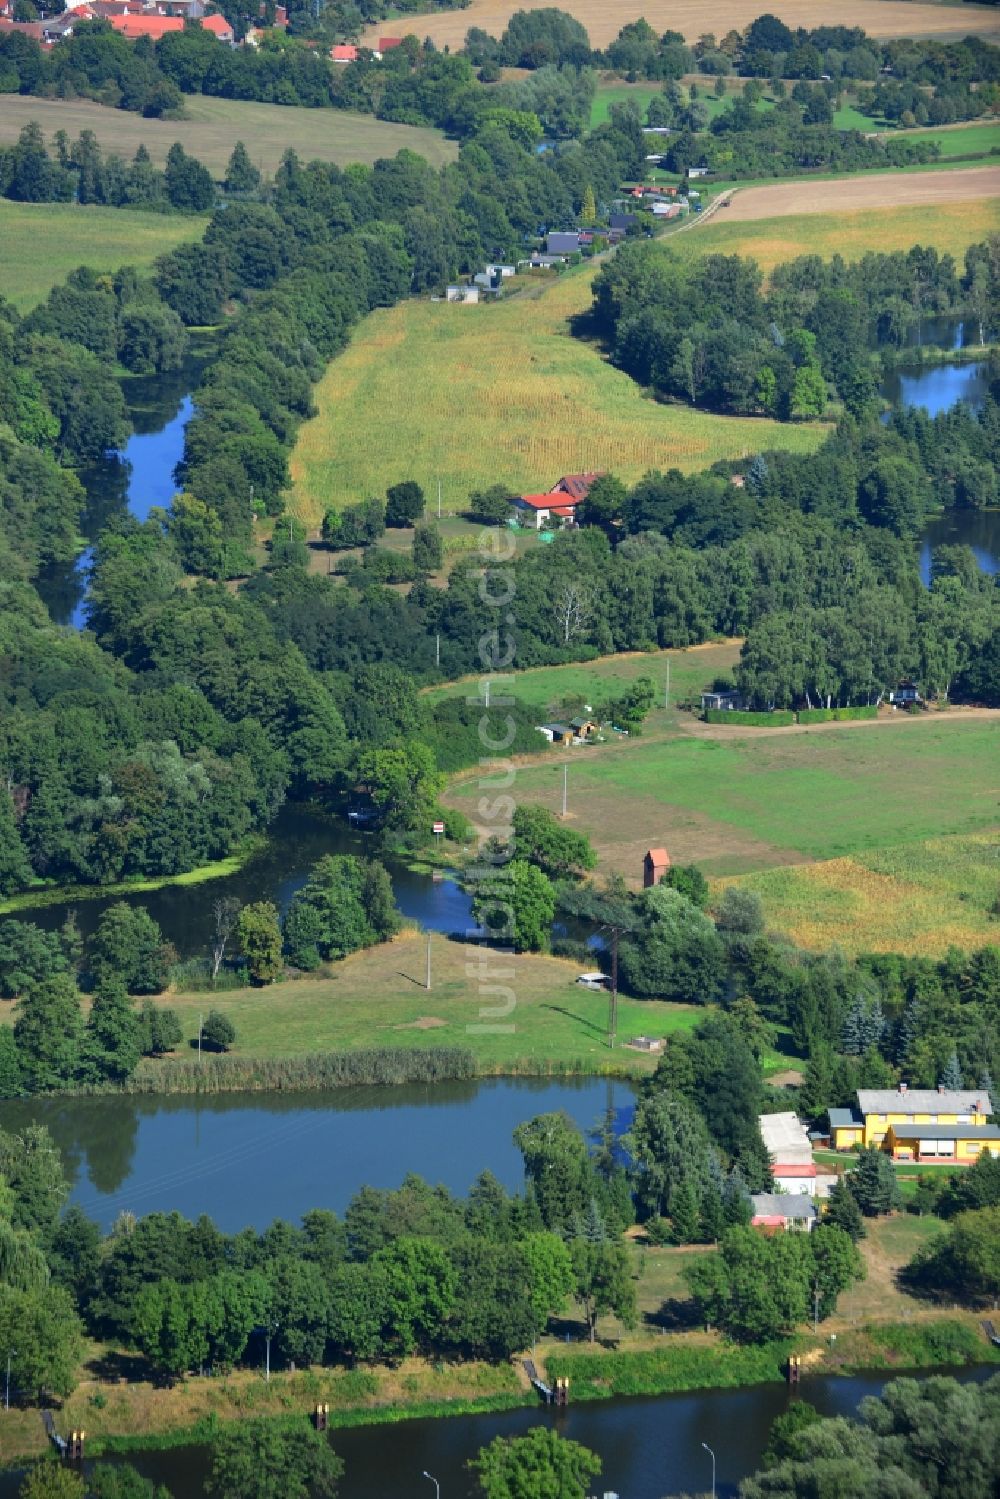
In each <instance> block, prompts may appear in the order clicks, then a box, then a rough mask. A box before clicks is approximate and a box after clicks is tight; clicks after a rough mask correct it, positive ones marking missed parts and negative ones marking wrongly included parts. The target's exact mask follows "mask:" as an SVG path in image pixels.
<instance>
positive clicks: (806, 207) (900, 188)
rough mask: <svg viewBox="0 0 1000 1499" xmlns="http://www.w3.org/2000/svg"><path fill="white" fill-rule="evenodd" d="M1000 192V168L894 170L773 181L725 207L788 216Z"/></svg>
mask: <svg viewBox="0 0 1000 1499" xmlns="http://www.w3.org/2000/svg"><path fill="white" fill-rule="evenodd" d="M998 195H1000V166H996V167H970V168H969V169H968V171H965V170H962V171H955V170H951V171H943V172H913V173H905V172H892V173H888V172H887V173H882V172H879V173H876V174H875V175H874V176H871V177H868V176H860V177H859V176H855V177H839V178H832V179H829V180H825V181H822V182H820V181H817V182H810V181H808V180H807V181H799V182H775V183H769V184H768V185H767V186H766V187H747V188H743V189H741V191H739V192H737V193H736V195H735V196H734V198H733V201H732V203H731V204H730V206H729V207H728V208H727V209H724V210H723V213H724V217H725V220H726V222H727V223H734V222H735V223H746V222H747V221H748V220H751V219H780V218H784V217H785V215H786V214H802V213H834V212H836V211H837V210H838V209H849V210H850V211H851V212H852V213H857V212H860V211H862V210H864V209H866V208H867V209H879V210H881V209H884V208H885V207H886V203H887V200H888V202H889V204H890V205H891V207H892V208H894V209H896V208H906V207H909V206H912V205H927V206H934V205H936V204H939V203H962V202H975V201H977V200H982V199H983V198H995V197H997V196H998Z"/></svg>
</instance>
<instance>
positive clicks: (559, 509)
mask: <svg viewBox="0 0 1000 1499" xmlns="http://www.w3.org/2000/svg"><path fill="white" fill-rule="evenodd" d="M575 509H576V506H575V505H554V506H553V507H552V514H553V515H561V516H563V517H564V518H565V517H566V516H567V515H572V514H573V511H574V510H575Z"/></svg>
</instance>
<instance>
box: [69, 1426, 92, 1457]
mask: <svg viewBox="0 0 1000 1499" xmlns="http://www.w3.org/2000/svg"><path fill="white" fill-rule="evenodd" d="M86 1435H87V1433H86V1432H85V1431H73V1432H70V1437H69V1441H68V1442H67V1443H66V1461H67V1462H70V1463H82V1462H83V1441H84V1438H85V1437H86Z"/></svg>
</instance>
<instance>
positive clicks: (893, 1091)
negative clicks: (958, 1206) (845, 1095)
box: [829, 1083, 1000, 1160]
mask: <svg viewBox="0 0 1000 1499" xmlns="http://www.w3.org/2000/svg"><path fill="white" fill-rule="evenodd" d="M992 1112H993V1105H992V1102H991V1100H990V1096H989V1094H988V1093H986V1092H984V1090H983V1089H982V1088H962V1089H950V1088H908V1087H907V1085H906V1083H900V1085H899V1087H898V1088H862V1089H860V1090H859V1092H858V1106H857V1108H856V1109H830V1111H829V1116H830V1143H831V1144H832V1145H833V1148H834V1149H835V1150H851V1149H853V1148H854V1146H856V1145H879V1146H881V1145H883V1144H884V1145H885V1146H886V1148H887V1149H889V1150H892V1151H893V1153H894V1154H895V1152H896V1149H900V1148H907V1149H908V1148H912V1146H913V1142H914V1141H917V1143H918V1144H919V1141H920V1139H924V1140H927V1141H931V1140H939V1141H942V1142H947V1141H948V1140H949V1139H950V1140H951V1141H952V1143H953V1144H955V1145H958V1144H959V1143H962V1144H968V1145H969V1146H970V1149H969V1151H968V1152H967V1153H966V1154H965V1155H964V1157H963V1155H962V1154H961V1153H959V1152H958V1151H956V1150H953V1151H951V1152H946V1151H937V1150H935V1151H934V1152H933V1153H932V1156H931V1158H933V1159H935V1160H936V1159H944V1158H948V1159H956V1160H960V1159H963V1158H964V1159H965V1160H973V1159H974V1158H975V1156H976V1155H978V1154H979V1151H980V1150H981V1149H982V1148H983V1145H984V1144H985V1143H986V1140H985V1137H983V1136H981V1135H980V1134H979V1131H980V1130H983V1129H986V1128H987V1125H986V1121H987V1119H988V1117H989V1115H990V1114H992ZM925 1126H940V1127H941V1132H940V1133H935V1129H934V1128H933V1127H931V1128H925ZM900 1129H903V1130H911V1131H912V1130H914V1129H915V1130H916V1131H917V1134H916V1135H913V1134H910V1135H909V1136H908V1138H907V1144H906V1145H905V1146H904V1145H902V1143H901V1137H900V1135H899V1130H900ZM890 1130H894V1131H895V1135H894V1139H895V1141H896V1144H895V1146H894V1145H893V1144H892V1143H891V1142H890V1141H889V1140H888V1136H889V1132H890ZM921 1130H923V1134H922V1135H921ZM955 1130H959V1131H961V1130H966V1131H967V1133H965V1134H962V1135H961V1137H959V1136H958V1135H955V1134H954V1133H951V1132H952V1131H955ZM989 1139H990V1140H992V1141H1000V1133H997V1134H994V1133H993V1132H992V1130H990V1133H989ZM976 1142H978V1147H977V1148H976V1149H975V1150H974V1151H973V1150H972V1149H971V1146H972V1145H973V1144H976Z"/></svg>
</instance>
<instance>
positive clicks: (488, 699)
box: [486, 677, 490, 708]
mask: <svg viewBox="0 0 1000 1499" xmlns="http://www.w3.org/2000/svg"><path fill="white" fill-rule="evenodd" d="M489 705H490V682H489V678H488V677H487V679H486V706H487V708H488V707H489Z"/></svg>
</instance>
